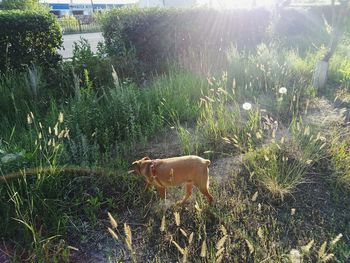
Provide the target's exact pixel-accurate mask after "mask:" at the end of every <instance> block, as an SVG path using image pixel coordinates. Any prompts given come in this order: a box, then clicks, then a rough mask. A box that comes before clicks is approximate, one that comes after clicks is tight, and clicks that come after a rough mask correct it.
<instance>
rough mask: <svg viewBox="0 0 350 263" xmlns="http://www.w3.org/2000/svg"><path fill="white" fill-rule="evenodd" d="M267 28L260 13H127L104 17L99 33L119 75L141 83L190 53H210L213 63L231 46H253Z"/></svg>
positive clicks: (119, 11) (266, 16)
mask: <svg viewBox="0 0 350 263" xmlns="http://www.w3.org/2000/svg"><path fill="white" fill-rule="evenodd" d="M268 23H269V13H268V12H267V11H265V10H253V11H243V10H239V11H215V10H210V9H188V10H185V9H183V10H181V9H135V8H131V9H116V10H113V11H111V12H109V13H108V14H107V16H106V17H105V19H103V21H102V25H103V26H102V29H103V34H104V37H105V42H106V47H107V51H108V53H109V54H110V55H111V56H113V57H114V59H115V60H116V63H118V64H120V63H122V65H121V68H122V69H123V73H124V74H127V73H130V72H131V73H134V74H138V75H137V76H138V77H141V76H140V74H142V73H146V74H148V73H150V72H155V71H156V72H164V71H165V69H166V62H167V60H168V59H170V60H173V59H178V58H180V57H184V56H185V57H186V56H187V55H188V52H189V51H190V49H192V50H194V51H195V52H200V51H201V50H209V51H210V52H211V54H212V56H211V57H212V58H214V57H215V56H216V55H218V54H220V53H222V52H224V51H225V50H226V49H227V48H228V47H229V46H230V45H231V43H235V44H236V45H238V46H241V47H242V46H254V45H256V44H257V43H260V42H261V41H262V40H263V39H265V38H266V34H265V31H266V28H267V25H268ZM242 25H244V27H243V26H242ZM208 32H209V35H208ZM130 52H131V53H130Z"/></svg>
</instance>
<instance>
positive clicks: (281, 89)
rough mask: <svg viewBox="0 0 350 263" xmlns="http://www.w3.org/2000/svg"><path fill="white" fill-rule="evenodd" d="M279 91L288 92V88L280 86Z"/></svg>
mask: <svg viewBox="0 0 350 263" xmlns="http://www.w3.org/2000/svg"><path fill="white" fill-rule="evenodd" d="M278 92H279V93H281V94H287V88H285V87H282V88H280V89H279V90H278Z"/></svg>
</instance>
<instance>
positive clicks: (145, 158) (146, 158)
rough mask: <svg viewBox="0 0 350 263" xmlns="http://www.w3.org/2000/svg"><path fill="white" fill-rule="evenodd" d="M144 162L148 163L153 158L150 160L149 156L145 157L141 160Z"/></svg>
mask: <svg viewBox="0 0 350 263" xmlns="http://www.w3.org/2000/svg"><path fill="white" fill-rule="evenodd" d="M141 160H142V161H147V160H151V158H149V157H148V156H145V157H143V158H142V159H141Z"/></svg>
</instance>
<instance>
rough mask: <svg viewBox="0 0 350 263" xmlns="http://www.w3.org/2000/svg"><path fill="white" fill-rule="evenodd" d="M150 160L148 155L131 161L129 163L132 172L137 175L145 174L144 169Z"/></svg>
mask: <svg viewBox="0 0 350 263" xmlns="http://www.w3.org/2000/svg"><path fill="white" fill-rule="evenodd" d="M150 160H151V158H149V157H148V156H146V157H143V158H142V159H140V160H137V161H135V162H133V163H132V165H131V169H132V171H133V172H134V173H136V174H138V175H143V174H145V169H146V167H147V165H149V163H150V162H149V161H150Z"/></svg>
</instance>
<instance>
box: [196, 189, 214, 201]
mask: <svg viewBox="0 0 350 263" xmlns="http://www.w3.org/2000/svg"><path fill="white" fill-rule="evenodd" d="M199 191H201V193H202V194H204V195H205V196H206V197H207V198H208V202H209V204H211V203H213V201H214V197H213V196H212V195H211V194H210V193H209V191H208V189H207V188H205V189H202V188H199Z"/></svg>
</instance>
